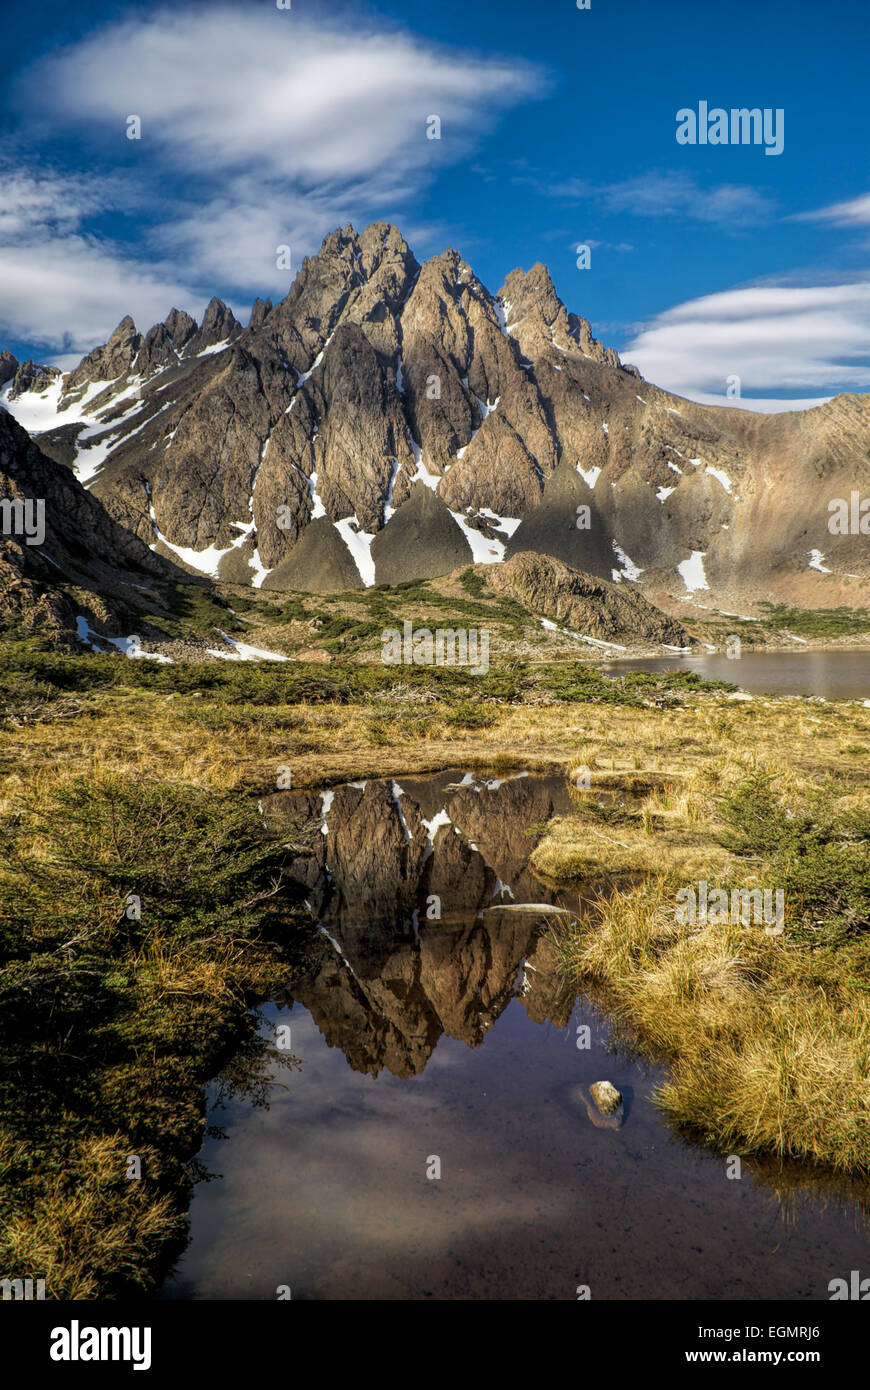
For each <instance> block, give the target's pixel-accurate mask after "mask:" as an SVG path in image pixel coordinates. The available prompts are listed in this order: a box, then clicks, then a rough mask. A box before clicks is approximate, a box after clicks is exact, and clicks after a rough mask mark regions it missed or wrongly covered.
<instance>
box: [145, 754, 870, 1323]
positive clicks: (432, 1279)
mask: <svg viewBox="0 0 870 1390" xmlns="http://www.w3.org/2000/svg"><path fill="white" fill-rule="evenodd" d="M571 795H572V794H571V792H570V791H569V790H568V788H567V787H566V785H565V783H564V782H563V781H561V780H560V779H548V778H545V777H538V776H528V775H521V776H515V777H511V778H507V779H503V778H496V777H493V778H482V777H480V776H479V775H475V776H472V775H471V774H466V775H465V776H463V775H462V774H461V773H458V774H457V773H454V774H450V773H443V774H440V775H438V776H435V777H426V778H402V779H401V780H400V782H399V783H396V782H391V781H370V782H367V783H360V784H357V785H356V786H348V787H341V788H337V789H336V790H335V792H334V793H326V794H325V796H321V795H320V794H317V793H312V794H309V793H304V792H302V793H290V792H288V793H282V794H280V795H276V796H272V797H270V798H267V800H266V803H265V809H266V813H267V816H270V817H272V818H273V820H274V821H275V822H277V823H282V824H285V823H286V824H288V825H289V824H291V823H293V822H294V820H295V821H296V822H297V823H298V822H299V821H307V822H308V823H309V824H311V823H313V824H314V825H315V826H316V824H317V822H318V820H319V821H320V827H319V830H318V833H317V835H316V841H317V843H316V844H315V846H314V849H313V851H312V854H311V855H310V856H309V858H308V860H307V861H303V862H301V863H300V865H299V867H298V873H299V875H300V877H301V879H302V881H303V882H304V883H305V888H306V891H307V893H308V899H307V901H308V905H309V908H310V912H311V926H310V929H309V930H308V931H307V932H303V933H302V934H301V936H300V966H299V972H298V978H297V979H296V980H295V982H294V985H293V992H292V995H287V996H286V997H283V998H281V999H276V1000H273V1001H271V1002H270V1003H269V1004H268V1005H266V1006H265V1007H264V1008H263V1010H262V1021H261V1029H262V1033H263V1036H264V1037H265V1038H267V1039H268V1040H269V1041H270V1042H272V1043H274V1041H275V1039H276V1029H278V1028H279V1027H281V1026H283V1025H289V1029H290V1046H291V1050H292V1054H293V1057H294V1058H295V1059H296V1062H295V1069H286V1068H281V1067H278V1066H277V1065H275V1066H273V1067H272V1071H271V1074H272V1076H273V1078H274V1080H275V1081H276V1082H277V1083H278V1084H277V1085H276V1087H275V1088H274V1090H273V1091H272V1094H271V1099H270V1106H269V1108H268V1109H264V1108H262V1107H257V1106H254V1105H252V1104H251V1103H250V1102H249V1101H247V1100H244V1099H240V1098H238V1097H236V1098H235V1099H231V1100H229V1101H227V1102H226V1104H225V1105H224V1106H223V1107H222V1108H216V1109H215V1110H214V1111H213V1113H212V1114H211V1116H210V1119H211V1122H212V1123H213V1124H215V1125H217V1126H220V1127H222V1129H223V1132H224V1137H223V1138H218V1137H214V1138H209V1139H207V1140H206V1142H205V1143H204V1145H203V1148H202V1151H201V1153H200V1160H201V1161H202V1162H203V1163H204V1164H205V1165H206V1166H207V1168H208V1169H209V1170H210V1171H211V1172H212V1173H213V1174H217V1175H219V1176H217V1177H215V1178H214V1179H213V1180H212V1181H208V1182H202V1183H200V1184H199V1185H198V1187H197V1189H196V1191H195V1195H194V1199H193V1203H192V1208H191V1226H190V1242H189V1245H188V1248H187V1250H186V1252H185V1253H184V1255H183V1256H182V1258H181V1259H180V1260H179V1262H178V1264H177V1266H176V1269H175V1272H174V1274H173V1276H172V1277H171V1278H170V1279H169V1280H168V1281H167V1283H166V1285H165V1287H164V1290H163V1293H162V1296H163V1297H164V1298H170V1299H238V1298H246V1299H275V1298H276V1296H277V1291H278V1289H279V1288H281V1287H282V1286H283V1287H284V1288H285V1289H288V1288H289V1290H290V1291H291V1297H292V1298H295V1299H300V1298H302V1299H337V1300H345V1299H433V1300H453V1299H525V1300H530V1299H531V1300H539V1299H546V1300H550V1299H570V1300H573V1299H576V1298H577V1296H578V1288H580V1287H581V1286H588V1288H589V1290H590V1293H591V1296H592V1297H593V1298H599V1299H601V1298H603V1299H631V1298H659V1299H701V1298H713V1299H753V1298H775V1299H824V1298H827V1297H828V1296H829V1294H828V1283H829V1281H830V1280H831V1279H833V1278H838V1277H845V1278H848V1276H849V1271H850V1270H852V1269H860V1270H864V1271H865V1272H867V1271H868V1270H870V1240H868V1231H867V1227H866V1225H865V1224H864V1222H863V1220H862V1218H861V1216H860V1213H859V1208H858V1206H857V1205H855V1204H854V1201H853V1198H854V1196H855V1194H851V1195H850V1194H848V1193H846V1192H844V1191H842V1190H838V1189H837V1188H836V1187H833V1188H828V1189H827V1191H823V1190H822V1188H821V1186H820V1180H819V1179H818V1178H815V1179H814V1178H813V1176H812V1175H810V1174H807V1173H801V1172H794V1171H791V1172H789V1173H787V1174H782V1173H777V1174H775V1175H774V1174H771V1173H765V1172H761V1171H758V1170H755V1169H754V1167H753V1165H752V1164H750V1163H748V1162H745V1161H744V1163H743V1167H742V1176H741V1177H740V1178H739V1179H736V1178H729V1177H728V1176H727V1170H728V1165H727V1162H726V1156H725V1155H717V1154H711V1153H707V1152H703V1151H701V1150H699V1149H697V1148H694V1147H692V1146H690V1145H688V1144H687V1143H685V1142H683V1141H682V1140H681V1139H680V1138H679V1137H677V1136H676V1135H675V1134H673V1133H672V1132H671V1131H670V1130H669V1129H668V1127H667V1125H666V1124H665V1123H664V1121H663V1120H662V1118H661V1116H660V1114H659V1113H658V1111H657V1110H656V1108H655V1106H654V1105H653V1103H652V1100H651V1095H652V1092H653V1091H654V1089H655V1087H656V1085H657V1083H658V1082H659V1081H660V1080H661V1079H662V1073H661V1072H659V1071H657V1070H656V1069H650V1068H648V1067H646V1066H644V1065H643V1064H642V1063H641V1062H639V1061H638V1060H637V1059H636V1058H634V1057H632V1056H631V1055H630V1054H628V1053H626V1052H625V1050H624V1049H623V1050H622V1051H620V1050H615V1048H614V1045H613V1037H612V1032H611V1029H610V1027H609V1025H608V1022H607V1018H606V1015H605V1014H603V1013H601V1012H600V1011H599V1010H598V1009H597V1008H596V1006H595V1005H594V1003H593V1002H592V1001H591V1000H590V999H588V998H584V997H580V998H576V997H574V996H573V995H571V994H567V993H566V991H565V988H564V985H563V984H562V981H561V978H560V975H559V972H558V970H557V968H556V959H555V951H554V946H553V941H552V938H551V936H550V934H549V931H548V929H547V918H548V916H550V917H551V914H552V909H553V908H558V907H559V906H563V907H564V906H569V907H572V908H573V907H576V905H577V904H576V902H572V901H571V900H570V899H569V898H566V897H564V896H561V895H558V894H553V893H551V892H549V891H548V890H547V889H546V888H545V887H544V886H543V885H542V884H540V883H539V882H537V881H536V880H535V878H534V875H533V874H532V873H531V871H530V869H529V867H528V863H527V860H528V856H529V853H530V851H531V849H532V847H533V846H534V844H535V843H536V840H537V838H539V836H540V834H541V833H542V827H543V825H544V823H545V822H546V821H547V820H548V819H549V817H550V816H552V815H553V814H557V813H559V812H560V811H563V810H566V809H568V808H569V806H571V805H572V802H571ZM433 899H438V900H439V902H440V908H441V912H442V915H441V919H440V920H428V919H427V917H426V912H427V905H428V907H429V908H430V909H431V904H432V901H433ZM529 903H534V904H539V905H540V906H539V907H537V908H533V909H532V910H531V911H529V912H523V911H519V910H517V909H518V908H519V907H520V906H521V905H522V904H529ZM547 905H550V907H551V912H550V913H548V911H547ZM551 919H552V917H551ZM303 947H304V949H303ZM584 1025H586V1026H588V1027H589V1029H590V1035H589V1040H590V1041H591V1046H589V1047H581V1046H578V1042H583V1041H585V1038H584V1034H583V1031H582V1029H583V1027H584ZM578 1030H580V1031H578ZM603 1079H608V1080H610V1081H612V1082H613V1083H614V1084H615V1085H616V1086H617V1088H618V1089H619V1090H620V1091H621V1092H622V1095H623V1105H622V1108H621V1111H620V1112H619V1113H618V1114H617V1115H616V1116H614V1117H611V1118H610V1119H609V1120H604V1119H603V1118H602V1117H601V1116H600V1115H599V1114H598V1112H597V1111H596V1110H595V1108H594V1106H593V1105H592V1104H591V1101H590V1099H589V1096H588V1086H589V1085H590V1083H592V1082H594V1081H598V1080H603ZM436 1160H437V1162H436ZM732 1167H733V1165H732ZM436 1172H440V1176H434V1174H435V1173H436ZM777 1189H779V1192H778V1191H777ZM861 1195H862V1194H858V1196H859V1197H860V1196H861ZM285 1296H286V1295H285Z"/></svg>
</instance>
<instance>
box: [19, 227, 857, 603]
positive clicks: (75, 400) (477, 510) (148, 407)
mask: <svg viewBox="0 0 870 1390" xmlns="http://www.w3.org/2000/svg"><path fill="white" fill-rule="evenodd" d="M4 375H5V377H6V384H5V386H3V388H2V391H0V402H2V404H5V405H6V407H7V409H8V410H10V411H11V412H12V413H13V414H14V415H16V417H17V418H18V419H19V420H20V421H21V423H23V424H24V425H25V426H27V427H28V428H30V429H32V430H34V431H35V432H37V435H38V442H39V444H40V448H41V449H42V450H43V452H44V453H46V454H48V455H50V456H51V457H52V458H54V459H55V460H56V461H57V462H58V463H59V464H61V465H62V466H65V467H67V468H72V469H73V470H74V471H75V472H76V473H77V475H78V477H79V479H80V480H81V481H82V482H83V483H84V484H86V486H87V488H88V490H89V492H90V494H91V495H92V496H93V497H96V498H99V500H100V501H101V502H102V504H103V506H104V507H105V509H106V511H107V513H108V514H109V515H110V516H111V517H112V519H113V520H114V521H115V522H116V523H117V524H118V525H120V526H122V527H124V528H125V529H126V530H127V531H129V532H131V533H133V534H134V535H135V536H137V537H138V538H139V540H140V541H141V542H143V544H145V545H146V546H147V547H149V548H151V549H152V550H154V551H156V552H157V553H158V554H161V555H163V556H165V557H166V558H168V559H171V560H173V561H174V562H176V563H177V564H178V565H180V566H182V567H186V568H188V569H190V570H192V571H193V572H194V573H200V574H207V575H210V576H214V577H218V578H221V579H225V580H227V581H228V582H233V583H240V582H242V583H252V584H254V585H256V586H258V587H259V586H260V585H263V586H264V587H268V588H280V587H286V588H294V589H310V590H311V591H315V592H317V591H324V590H329V589H346V588H347V587H348V586H349V582H350V583H352V584H356V585H358V586H360V587H362V586H363V585H368V584H371V583H374V582H378V583H398V582H403V581H404V580H406V579H413V578H415V577H427V576H433V575H437V574H443V573H445V572H447V571H449V570H451V569H453V568H455V567H456V566H457V565H459V564H461V563H463V562H464V561H465V560H468V561H469V562H470V561H474V562H485V563H497V562H499V561H502V560H504V559H505V557H508V558H509V557H510V556H511V555H516V554H519V553H527V552H530V551H532V552H537V553H541V554H547V555H551V556H553V557H554V558H555V559H556V560H559V561H561V562H562V563H563V564H565V565H569V566H571V567H572V568H573V569H577V570H580V571H582V572H584V573H585V574H587V575H589V576H592V577H593V578H598V579H607V580H610V579H614V580H616V581H617V582H619V583H621V584H623V585H627V586H630V587H639V588H641V589H642V590H643V591H644V592H645V593H646V594H647V596H648V597H649V598H650V599H652V600H653V601H654V602H656V603H659V604H661V605H663V606H665V607H670V608H673V605H674V604H675V603H677V602H679V601H681V600H686V601H693V602H697V603H698V605H699V606H700V607H711V608H715V607H719V606H721V607H723V608H725V609H728V610H732V609H734V608H735V607H739V608H740V610H741V611H746V609H747V608H748V607H750V606H751V605H753V604H756V603H757V602H758V601H760V600H765V599H767V600H772V601H788V602H791V603H796V604H799V605H800V606H802V607H814V606H816V607H819V606H833V605H836V604H839V603H849V604H853V603H856V602H866V599H867V585H868V578H870V569H868V563H867V558H866V545H865V539H864V537H863V536H862V535H860V534H851V535H850V534H847V535H832V534H831V533H830V531H829V530H828V520H829V511H828V508H829V503H830V502H831V501H832V500H833V499H835V498H843V499H849V498H850V496H851V494H852V492H853V491H855V490H857V491H858V493H859V494H860V495H861V496H862V497H863V496H870V397H867V396H840V397H837V398H836V399H835V400H832V401H831V402H829V403H828V404H827V405H824V406H821V407H819V408H817V409H814V410H808V411H798V412H793V413H784V414H779V415H773V416H765V415H759V414H756V413H753V412H748V411H743V410H737V409H731V408H724V407H722V408H718V407H710V406H702V405H697V404H694V403H693V402H690V401H686V400H683V399H682V398H680V397H677V396H674V395H672V394H670V393H669V392H667V391H663V390H661V389H659V388H658V387H656V386H654V385H652V384H650V383H648V382H646V381H644V380H643V379H642V378H641V377H640V375H639V374H638V373H637V371H636V370H635V369H634V368H633V367H630V366H627V365H624V364H622V363H621V362H620V360H619V358H618V356H617V354H616V353H615V352H614V351H613V350H612V349H610V348H607V347H605V346H603V345H602V344H601V343H599V342H598V341H597V340H596V339H595V338H594V337H593V336H592V333H591V330H590V326H589V324H588V322H587V321H586V320H585V319H582V318H580V317H578V316H577V315H576V314H574V313H571V312H569V311H568V310H567V309H566V308H565V306H564V305H563V304H562V302H561V301H560V300H559V298H558V296H557V295H556V292H555V289H554V287H553V283H552V281H551V279H550V276H549V274H548V272H547V270H546V268H545V267H544V266H543V265H540V264H537V265H534V266H533V267H532V268H531V270H529V271H528V272H523V271H522V270H514V271H512V272H511V273H510V275H508V277H507V279H506V281H505V283H504V285H503V286H502V287H501V289H500V290H499V292H498V294H497V295H493V294H491V293H490V291H489V290H488V289H487V288H486V287H485V286H484V285H483V284H482V283H481V282H480V281H479V280H478V279H477V277H476V276H475V275H474V273H473V271H472V270H471V268H470V266H469V265H468V264H467V263H466V262H465V261H464V260H463V259H462V258H461V256H460V255H459V254H458V252H456V251H454V250H448V251H445V252H443V253H442V254H441V255H438V256H435V257H433V258H432V259H430V260H428V261H426V262H425V263H424V264H422V265H420V264H419V263H418V261H417V260H416V259H415V257H414V255H413V254H412V252H411V250H410V248H409V247H408V245H407V243H406V242H405V240H404V239H403V237H402V236H401V234H400V233H399V231H398V230H397V229H396V228H395V227H393V226H390V225H389V224H387V223H383V222H378V223H374V224H373V225H372V226H370V227H368V228H366V230H365V231H363V232H362V233H360V234H357V233H356V232H355V231H354V229H353V228H352V227H346V228H344V229H343V230H339V231H335V232H332V233H330V235H329V236H327V237H326V238H325V240H324V242H323V245H322V247H321V249H320V251H319V253H318V254H317V255H316V256H314V257H312V258H310V259H309V258H307V259H306V260H304V261H303V263H302V265H301V267H300V269H299V272H298V274H297V276H296V278H295V280H294V282H293V284H292V285H291V287H290V289H289V292H288V294H287V295H286V297H285V298H284V299H283V300H281V302H280V303H278V304H276V305H272V304H271V303H270V302H269V301H263V300H258V301H257V302H256V303H255V305H254V308H253V311H252V313H251V318H250V322H249V323H248V325H247V327H245V328H242V326H241V325H240V324H239V323H238V322H237V321H236V319H235V318H234V316H233V314H232V312H231V311H230V310H229V309H228V308H227V306H226V305H224V304H222V303H221V302H220V301H219V300H212V302H211V304H210V305H209V306H208V309H207V311H206V314H205V317H204V319H203V321H202V323H201V324H197V323H196V322H195V321H194V320H193V319H192V318H191V317H190V315H188V314H186V313H184V312H183V311H180V310H178V309H173V310H172V312H171V313H170V314H169V315H168V316H167V318H166V319H165V320H164V321H163V323H160V324H156V325H155V326H154V327H152V328H151V329H150V330H149V331H148V332H147V333H145V334H144V335H142V334H141V333H140V332H139V331H138V330H137V329H136V326H135V324H134V323H133V321H132V320H131V319H130V318H125V319H123V320H122V322H121V323H120V324H119V325H118V327H117V329H116V330H115V332H114V333H113V334H112V335H111V337H110V339H109V341H108V342H107V343H106V344H105V345H103V346H101V347H98V348H96V349H95V350H94V351H93V352H91V353H89V354H88V355H87V356H86V357H85V358H83V360H82V362H81V363H80V364H79V365H78V366H77V367H76V368H75V370H74V371H72V372H70V373H67V374H66V375H64V376H61V375H60V374H58V373H56V372H55V371H54V369H46V368H41V367H40V366H38V364H34V363H25V364H24V365H23V366H18V364H16V363H15V361H14V358H11V359H10V358H9V357H8V355H4V356H3V357H2V358H0V385H2V378H3V376H4Z"/></svg>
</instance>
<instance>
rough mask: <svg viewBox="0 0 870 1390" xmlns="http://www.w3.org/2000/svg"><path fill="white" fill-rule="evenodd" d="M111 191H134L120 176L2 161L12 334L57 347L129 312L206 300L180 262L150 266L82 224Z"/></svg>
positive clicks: (2, 270)
mask: <svg viewBox="0 0 870 1390" xmlns="http://www.w3.org/2000/svg"><path fill="white" fill-rule="evenodd" d="M109 201H114V202H115V204H116V205H118V206H122V205H123V206H127V205H128V204H129V202H130V201H131V200H130V199H129V198H128V196H127V193H126V191H125V188H124V186H123V183H122V182H121V181H120V180H116V179H113V178H106V179H102V178H98V177H93V176H88V177H85V176H83V175H77V174H71V175H65V174H62V173H59V172H57V171H55V170H41V171H32V172H30V171H25V170H22V169H20V168H16V167H14V166H13V167H10V165H9V164H8V163H4V164H0V328H2V331H3V333H4V334H6V335H8V336H10V337H13V338H22V339H24V340H25V341H28V342H31V343H33V344H39V345H40V346H43V347H46V348H48V349H51V350H64V349H71V348H75V349H84V348H86V347H90V346H92V345H93V344H94V343H95V342H97V341H99V340H100V338H102V337H105V334H106V332H107V331H108V330H109V329H111V328H113V327H114V326H115V324H116V323H117V322H118V320H119V319H120V318H121V317H122V315H123V314H124V313H132V314H133V315H134V316H139V318H140V321H141V322H147V325H148V326H149V327H150V325H151V323H152V322H153V321H154V320H155V319H156V318H162V317H163V316H164V315H165V314H166V313H167V312H168V310H169V309H170V308H171V307H172V305H173V304H174V303H177V302H181V303H186V304H188V305H190V307H191V308H193V309H199V308H200V307H201V305H204V303H205V298H204V297H202V296H200V295H198V294H196V293H195V292H194V291H193V290H192V289H191V286H190V282H189V281H187V280H184V279H182V278H180V277H178V276H177V275H175V274H174V272H173V269H172V267H171V266H169V265H165V264H162V263H161V262H160V261H153V262H149V264H148V265H147V267H146V266H145V265H143V264H142V263H141V262H140V263H137V262H136V260H135V259H134V258H133V257H131V256H130V255H129V252H128V251H127V250H125V249H124V248H121V247H117V246H115V245H114V244H113V243H112V242H111V241H108V240H106V239H105V238H98V237H94V236H89V235H87V234H86V233H85V232H84V231H83V230H82V229H83V226H84V224H85V223H86V221H87V219H88V218H89V217H91V216H93V215H94V214H96V213H98V212H101V211H102V210H103V209H104V208H105V206H106V204H107V202H109ZM122 306H123V307H122ZM158 311H159V312H158Z"/></svg>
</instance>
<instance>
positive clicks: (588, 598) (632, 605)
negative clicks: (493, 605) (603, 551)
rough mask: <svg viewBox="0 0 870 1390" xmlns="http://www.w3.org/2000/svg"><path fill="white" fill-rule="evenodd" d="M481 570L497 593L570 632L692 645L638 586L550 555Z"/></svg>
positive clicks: (516, 557) (525, 556)
mask: <svg viewBox="0 0 870 1390" xmlns="http://www.w3.org/2000/svg"><path fill="white" fill-rule="evenodd" d="M485 573H486V580H487V583H488V585H489V587H490V588H491V589H493V590H494V591H495V592H496V593H498V594H508V595H510V596H511V597H512V598H515V599H517V601H518V602H519V603H522V604H523V606H524V607H526V608H528V609H529V610H530V611H531V612H532V613H538V614H539V615H540V616H541V617H542V618H548V619H550V620H551V621H552V622H555V623H557V624H558V625H559V626H560V627H564V628H566V629H568V631H570V632H577V633H581V634H582V635H583V636H585V637H595V638H598V639H599V640H604V641H617V642H618V641H619V638H620V637H621V636H627V635H629V634H633V635H635V636H637V637H643V638H647V639H648V640H649V641H652V642H660V643H663V644H666V645H668V646H672V647H688V646H691V645H692V638H690V637H689V635H688V633H687V632H686V630H685V628H684V627H683V626H682V625H681V624H680V623H678V622H676V620H675V619H673V618H668V617H666V616H665V614H664V613H661V612H660V611H659V610H658V609H657V608H654V607H653V605H652V604H651V603H648V602H647V600H646V599H645V598H644V596H643V595H642V594H640V593H638V592H637V590H636V589H634V588H632V589H628V588H627V587H626V585H624V584H613V583H608V581H607V580H601V579H594V578H593V577H592V576H591V575H588V574H581V573H579V572H578V571H577V570H573V569H569V567H568V566H567V565H563V564H562V562H561V561H560V560H554V559H553V558H552V557H551V556H549V555H535V554H532V553H530V552H523V553H522V554H519V555H514V556H512V557H511V559H510V560H506V561H505V563H504V564H503V565H498V566H493V567H492V568H491V569H488V570H487V571H486V572H485Z"/></svg>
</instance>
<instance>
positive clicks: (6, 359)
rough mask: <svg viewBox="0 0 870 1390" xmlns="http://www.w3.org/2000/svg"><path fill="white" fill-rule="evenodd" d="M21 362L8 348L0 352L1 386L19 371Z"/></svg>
mask: <svg viewBox="0 0 870 1390" xmlns="http://www.w3.org/2000/svg"><path fill="white" fill-rule="evenodd" d="M19 366H20V363H19V361H18V358H17V357H13V355H12V353H11V352H9V351H8V350H7V349H6V348H4V349H3V351H2V352H0V387H2V386H5V385H6V383H7V381H11V380H12V379H13V377H14V376H15V373H16V372H17V371H18V368H19Z"/></svg>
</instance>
